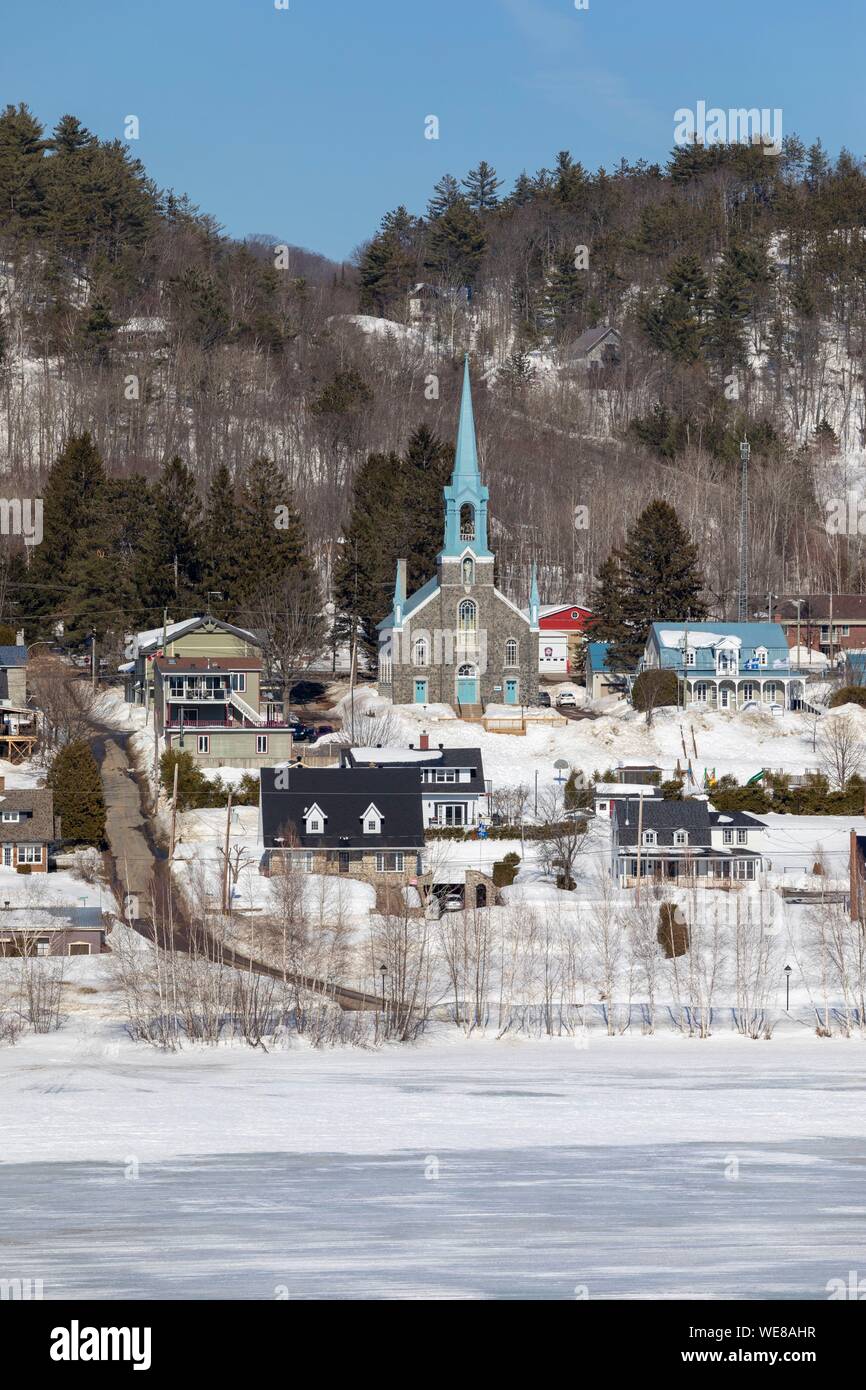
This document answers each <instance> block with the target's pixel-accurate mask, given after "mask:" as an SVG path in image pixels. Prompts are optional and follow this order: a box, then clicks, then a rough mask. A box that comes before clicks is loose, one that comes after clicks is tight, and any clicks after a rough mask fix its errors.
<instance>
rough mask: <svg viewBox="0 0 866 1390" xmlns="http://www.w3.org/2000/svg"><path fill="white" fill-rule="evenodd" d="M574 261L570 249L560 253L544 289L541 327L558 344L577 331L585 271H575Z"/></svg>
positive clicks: (582, 302)
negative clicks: (543, 326)
mask: <svg viewBox="0 0 866 1390" xmlns="http://www.w3.org/2000/svg"><path fill="white" fill-rule="evenodd" d="M574 260H575V257H574V252H573V250H566V251H562V252H560V254H559V255H558V256H557V258H556V261H555V262H554V264H553V265H552V266H551V267H550V270H549V271H548V275H547V283H546V285H545V290H544V301H543V309H542V317H543V320H544V325H545V328H546V329H547V330H548V332H550V334H551V335H552V337H553V338H554V339H555V341H556V342H558V343H562V342H565V341H566V340H567V339H568V337H569V336H570V335H571V334H573V333H574V332H575V331H576V330H577V328H578V325H579V323H580V317H581V311H582V309H583V304H584V300H585V297H586V289H587V280H586V271H585V270H578V269H577V268H576V266H575V264H574Z"/></svg>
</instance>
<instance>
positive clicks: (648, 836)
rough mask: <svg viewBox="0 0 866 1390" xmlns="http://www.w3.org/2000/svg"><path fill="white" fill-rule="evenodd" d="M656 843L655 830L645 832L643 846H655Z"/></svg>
mask: <svg viewBox="0 0 866 1390" xmlns="http://www.w3.org/2000/svg"><path fill="white" fill-rule="evenodd" d="M655 843H656V832H655V831H654V830H645V831H644V832H643V838H642V844H645V845H654V844H655Z"/></svg>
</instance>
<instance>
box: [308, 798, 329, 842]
mask: <svg viewBox="0 0 866 1390" xmlns="http://www.w3.org/2000/svg"><path fill="white" fill-rule="evenodd" d="M327 819H328V817H327V816H326V815H325V813H324V811H323V810H322V808H321V806H317V805H313V806H310V807H309V808H308V809H307V810H306V811H305V812H304V829H305V830H306V833H307V834H308V835H322V834H323V833H324V830H325V821H326V820H327Z"/></svg>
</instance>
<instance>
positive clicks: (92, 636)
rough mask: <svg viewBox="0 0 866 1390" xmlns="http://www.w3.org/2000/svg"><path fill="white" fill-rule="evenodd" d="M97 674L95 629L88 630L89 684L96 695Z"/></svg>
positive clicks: (97, 661)
mask: <svg viewBox="0 0 866 1390" xmlns="http://www.w3.org/2000/svg"><path fill="white" fill-rule="evenodd" d="M98 674H99V660H98V658H97V655H96V628H95V627H92V628H91V629H90V683H91V685H92V686H93V691H94V694H95V693H96V680H97V676H98Z"/></svg>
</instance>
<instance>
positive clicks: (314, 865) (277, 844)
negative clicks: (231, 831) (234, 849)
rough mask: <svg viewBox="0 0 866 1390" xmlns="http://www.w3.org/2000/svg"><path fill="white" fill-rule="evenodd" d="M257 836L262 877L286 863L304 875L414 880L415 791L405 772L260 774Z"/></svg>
mask: <svg viewBox="0 0 866 1390" xmlns="http://www.w3.org/2000/svg"><path fill="white" fill-rule="evenodd" d="M259 778H260V797H259V834H260V840H261V843H262V845H263V847H264V850H265V862H266V866H267V868H268V869H269V871H270V872H272V873H274V872H277V873H278V872H280V870H281V866H282V864H283V863H284V862H285V860H286V859H287V858H288V859H290V860H291V861H292V863H293V865H294V866H295V867H297V868H300V869H302V870H304V871H306V872H307V873H325V874H327V873H336V874H349V875H350V876H352V877H355V878H358V877H365V878H371V879H376V878H378V877H379V876H381V875H389V876H393V875H396V876H400V875H402V876H403V877H404V878H405V879H410V878H417V876H418V875H420V873H421V871H422V865H421V856H422V853H423V850H424V823H423V817H422V812H421V785H420V780H419V777H418V771H417V769H415V768H412V767H400V766H396V767H366V766H352V767H342V768H333V767H330V768H317V767H302V766H300V765H297V764H294V765H292V766H288V765H286V766H282V767H270V768H263V769H262V771H261V772H260V774H259Z"/></svg>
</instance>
